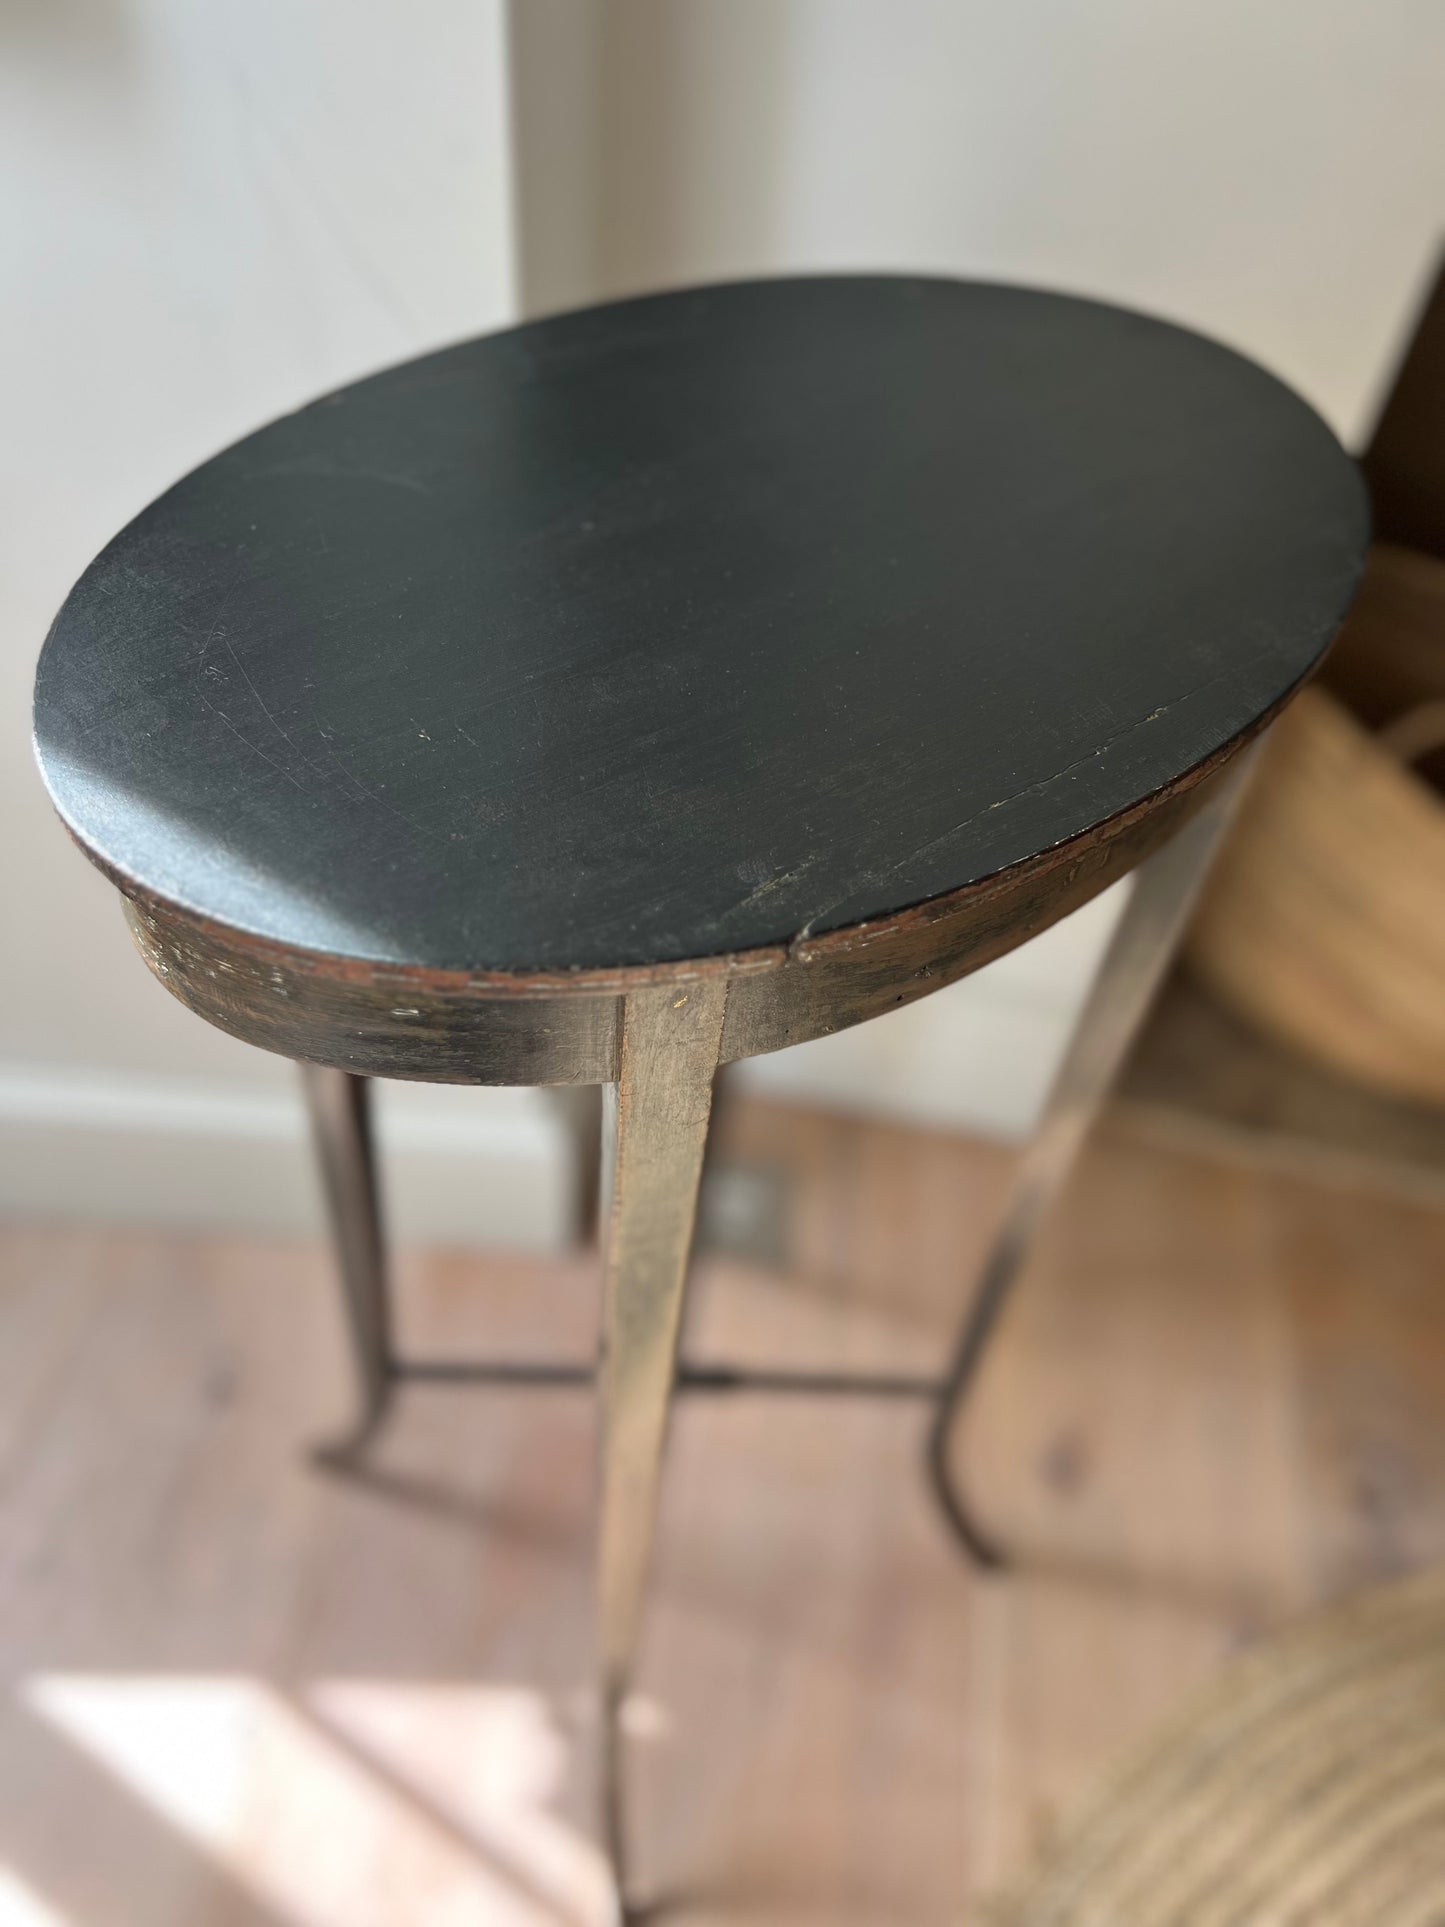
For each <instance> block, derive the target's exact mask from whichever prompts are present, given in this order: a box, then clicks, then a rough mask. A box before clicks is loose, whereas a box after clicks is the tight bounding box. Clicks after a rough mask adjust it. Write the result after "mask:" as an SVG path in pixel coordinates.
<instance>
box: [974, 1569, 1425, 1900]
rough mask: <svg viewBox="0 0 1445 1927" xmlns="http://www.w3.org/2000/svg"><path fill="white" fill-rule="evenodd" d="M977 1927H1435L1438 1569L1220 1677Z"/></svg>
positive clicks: (1303, 1630)
mask: <svg viewBox="0 0 1445 1927" xmlns="http://www.w3.org/2000/svg"><path fill="white" fill-rule="evenodd" d="M985 1923H986V1924H987V1927H1407V1924H1408V1927H1441V1924H1442V1923H1445V1572H1431V1573H1428V1574H1426V1575H1424V1576H1423V1577H1421V1578H1418V1579H1413V1580H1410V1581H1408V1582H1406V1583H1404V1584H1401V1585H1396V1586H1391V1587H1389V1588H1387V1589H1384V1590H1382V1591H1379V1592H1371V1593H1366V1594H1363V1595H1362V1596H1361V1597H1360V1598H1358V1599H1356V1600H1353V1601H1351V1602H1350V1603H1349V1604H1348V1605H1346V1606H1344V1607H1340V1608H1335V1609H1333V1610H1331V1611H1329V1612H1327V1613H1324V1614H1321V1615H1320V1616H1318V1617H1316V1618H1314V1619H1311V1620H1308V1621H1306V1622H1304V1623H1303V1624H1302V1625H1300V1626H1298V1627H1297V1628H1295V1629H1294V1630H1293V1631H1291V1632H1288V1633H1286V1634H1284V1635H1282V1636H1281V1637H1279V1638H1277V1639H1274V1640H1271V1641H1268V1642H1266V1643H1265V1644H1264V1645H1262V1646H1261V1647H1260V1648H1259V1649H1258V1650H1257V1651H1255V1652H1253V1653H1251V1654H1250V1655H1249V1656H1247V1657H1246V1658H1244V1659H1243V1660H1241V1661H1239V1662H1237V1663H1236V1664H1234V1665H1233V1666H1231V1667H1230V1668H1229V1670H1228V1671H1227V1672H1226V1673H1225V1674H1224V1675H1223V1676H1222V1678H1221V1679H1220V1680H1219V1681H1218V1682H1217V1683H1216V1684H1215V1685H1213V1686H1212V1687H1211V1688H1210V1689H1209V1690H1208V1691H1207V1692H1206V1693H1205V1694H1204V1695H1203V1697H1201V1698H1199V1699H1197V1700H1195V1701H1194V1703H1193V1704H1192V1705H1191V1706H1190V1707H1189V1708H1187V1709H1186V1710H1185V1712H1184V1713H1183V1714H1181V1715H1180V1716H1178V1717H1177V1718H1175V1719H1174V1720H1172V1721H1171V1722H1170V1724H1169V1725H1168V1727H1166V1728H1165V1729H1164V1730H1163V1731H1162V1732H1161V1733H1159V1734H1157V1735H1156V1737H1155V1739H1154V1740H1153V1742H1152V1744H1150V1745H1149V1746H1148V1747H1147V1748H1146V1749H1145V1751H1144V1752H1143V1753H1141V1754H1139V1755H1137V1756H1136V1757H1135V1758H1134V1759H1133V1760H1132V1761H1131V1762H1129V1763H1128V1764H1126V1765H1125V1767H1124V1768H1123V1769H1122V1770H1121V1771H1120V1772H1118V1773H1117V1774H1116V1775H1115V1776H1114V1777H1113V1779H1112V1780H1111V1781H1110V1782H1108V1783H1107V1784H1106V1785H1105V1786H1104V1787H1102V1788H1101V1789H1100V1790H1099V1791H1098V1793H1097V1794H1096V1795H1095V1797H1094V1798H1093V1799H1092V1801H1091V1802H1090V1803H1089V1804H1088V1805H1087V1806H1086V1808H1085V1810H1084V1811H1083V1812H1082V1813H1081V1814H1080V1815H1079V1816H1078V1818H1077V1819H1076V1820H1075V1821H1073V1823H1072V1824H1070V1825H1069V1826H1068V1827H1067V1828H1066V1830H1065V1831H1064V1832H1063V1833H1062V1834H1061V1836H1060V1837H1059V1839H1058V1840H1057V1841H1056V1842H1055V1843H1054V1845H1053V1846H1052V1847H1051V1848H1050V1849H1049V1850H1048V1851H1047V1852H1046V1854H1045V1855H1044V1856H1043V1857H1042V1859H1041V1860H1040V1861H1039V1862H1038V1863H1037V1864H1036V1865H1035V1866H1034V1867H1033V1868H1032V1869H1031V1871H1030V1872H1029V1873H1028V1874H1027V1875H1026V1877H1025V1878H1024V1879H1023V1880H1022V1881H1021V1882H1020V1883H1019V1885H1018V1886H1017V1887H1016V1888H1015V1889H1014V1890H1013V1891H1012V1893H1010V1894H1008V1895H1005V1896H1003V1897H1002V1898H1000V1899H998V1900H995V1901H993V1902H992V1903H990V1904H989V1905H987V1906H985V1907H984V1908H983V1909H982V1911H981V1914H980V1915H979V1917H978V1927H985Z"/></svg>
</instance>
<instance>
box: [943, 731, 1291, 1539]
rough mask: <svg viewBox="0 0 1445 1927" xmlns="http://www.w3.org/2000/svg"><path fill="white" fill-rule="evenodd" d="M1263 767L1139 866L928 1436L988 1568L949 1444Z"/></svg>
mask: <svg viewBox="0 0 1445 1927" xmlns="http://www.w3.org/2000/svg"><path fill="white" fill-rule="evenodd" d="M1252 761H1253V756H1252V754H1251V755H1250V756H1248V757H1246V758H1242V759H1241V765H1240V767H1239V768H1238V770H1237V771H1236V773H1235V774H1234V775H1233V776H1231V777H1230V778H1229V779H1227V781H1226V783H1225V784H1224V785H1223V786H1222V787H1221V788H1220V790H1219V791H1218V792H1217V793H1216V794H1215V795H1214V796H1213V797H1212V798H1211V799H1210V801H1209V802H1208V803H1206V804H1205V806H1204V807H1203V809H1201V810H1200V811H1199V813H1198V815H1196V816H1195V817H1193V818H1192V819H1191V820H1190V821H1189V822H1188V823H1187V824H1186V825H1185V826H1184V828H1183V829H1182V830H1180V831H1179V833H1178V834H1177V835H1176V836H1174V837H1172V838H1171V839H1170V841H1169V842H1168V843H1167V844H1165V845H1164V847H1163V848H1162V849H1160V850H1157V851H1155V853H1154V854H1153V855H1152V856H1151V857H1149V858H1148V859H1147V860H1146V861H1145V862H1144V863H1142V864H1141V865H1140V866H1139V869H1138V871H1137V872H1136V876H1135V883H1134V888H1133V891H1132V893H1131V895H1130V897H1129V901H1128V903H1127V904H1126V905H1125V907H1124V911H1123V914H1122V915H1121V917H1120V918H1119V922H1118V924H1117V925H1116V927H1115V930H1114V935H1113V939H1112V941H1111V942H1110V945H1109V948H1108V950H1107V951H1106V952H1105V955H1104V960H1103V962H1102V964H1101V965H1100V966H1099V971H1098V975H1097V976H1096V977H1095V979H1094V983H1093V987H1092V988H1091V990H1090V992H1089V995H1088V998H1087V999H1086V1001H1085V1003H1084V1008H1083V1010H1082V1012H1081V1013H1080V1016H1079V1020H1078V1022H1077V1024H1076V1025H1075V1027H1074V1034H1073V1037H1072V1039H1071V1040H1070V1043H1069V1047H1068V1050H1067V1051H1066V1053H1065V1055H1064V1061H1063V1063H1062V1064H1061V1065H1060V1067H1059V1070H1058V1073H1057V1075H1056V1077H1055V1079H1054V1085H1053V1089H1052V1090H1051V1092H1050V1094H1049V1097H1048V1101H1047V1103H1046V1104H1045V1106H1044V1115H1043V1121H1042V1123H1041V1124H1040V1126H1039V1128H1038V1131H1037V1132H1036V1133H1035V1135H1034V1137H1033V1139H1032V1141H1031V1142H1030V1144H1029V1146H1028V1148H1027V1150H1026V1151H1025V1152H1024V1154H1023V1157H1022V1159H1021V1161H1020V1164H1019V1168H1018V1171H1017V1173H1016V1175H1015V1178H1014V1182H1013V1187H1012V1190H1011V1191H1010V1194H1009V1199H1008V1203H1007V1205H1006V1207H1005V1209H1004V1214H1003V1220H1002V1223H1001V1225H1000V1228H999V1231H998V1233H997V1235H996V1237H995V1240H994V1243H993V1246H992V1248H991V1249H990V1251H989V1253H988V1256H987V1258H986V1259H985V1261H984V1265H983V1269H982V1271H981V1273H980V1276H979V1281H978V1284H977V1286H976V1287H975V1290H974V1295H973V1300H972V1303H971V1305H970V1307H969V1311H968V1315H967V1317H966V1318H965V1320H964V1325H963V1330H962V1332H961V1333H960V1334H959V1338H958V1342H957V1345H956V1348H955V1350H954V1354H953V1359H952V1363H951V1365H950V1367H949V1371H948V1375H947V1377H946V1379H945V1381H944V1386H943V1390H942V1393H941V1395H940V1398H939V1401H938V1404H937V1406H936V1408H935V1412H934V1418H933V1423H932V1427H931V1429H930V1431H929V1436H928V1448H927V1453H928V1472H929V1477H930V1480H931V1482H932V1485H933V1489H934V1492H935V1494H936V1496H937V1499H938V1502H939V1505H940V1506H941V1507H942V1509H943V1513H944V1516H945V1518H946V1519H947V1520H948V1523H949V1524H950V1526H951V1527H952V1528H953V1531H954V1532H955V1533H956V1534H957V1536H958V1538H959V1540H960V1541H961V1542H962V1544H963V1546H964V1549H965V1550H966V1551H967V1553H968V1554H969V1556H970V1557H971V1558H972V1559H974V1560H975V1561H976V1562H977V1563H978V1564H979V1565H981V1566H993V1567H996V1566H1002V1565H1003V1564H1004V1563H1005V1560H1004V1556H1003V1554H1002V1552H1001V1550H1000V1548H999V1547H998V1545H997V1544H996V1542H995V1541H994V1540H993V1538H992V1537H991V1536H990V1535H989V1534H988V1533H987V1532H986V1531H984V1529H983V1528H982V1527H981V1526H980V1525H979V1524H978V1523H977V1521H976V1519H975V1517H974V1514H973V1511H972V1508H971V1506H970V1504H969V1501H968V1500H967V1498H966V1497H965V1496H964V1494H963V1492H962V1490H961V1489H960V1487H959V1484H958V1482H957V1480H956V1477H955V1474H954V1469H953V1463H952V1454H951V1452H950V1445H951V1442H952V1440H953V1438H954V1436H955V1431H956V1427H957V1424H958V1421H959V1418H960V1416H961V1414H962V1411H963V1407H964V1403H965V1401H966V1399H967V1397H968V1394H969V1392H970V1390H971V1389H972V1387H973V1384H974V1382H975V1380H976V1379H977V1377H978V1374H979V1371H980V1368H981V1367H982V1364H983V1360H984V1355H985V1352H986V1351H987V1348H988V1343H989V1339H990V1337H991V1336H992V1334H993V1331H994V1327H995V1326H996V1324H997V1323H998V1319H999V1315H1000V1313H1001V1312H1002V1311H1003V1308H1004V1304H1005V1302H1006V1301H1007V1298H1008V1295H1009V1292H1010V1290H1011V1289H1012V1287H1013V1284H1014V1281H1015V1279H1016V1278H1017V1277H1018V1274H1019V1272H1020V1271H1021V1269H1022V1268H1023V1265H1024V1262H1025V1260H1026V1259H1027V1257H1028V1255H1029V1252H1030V1251H1031V1249H1032V1248H1033V1242H1034V1239H1035V1237H1036V1235H1037V1233H1038V1230H1039V1227H1040V1226H1041V1224H1042V1223H1043V1221H1044V1219H1045V1218H1046V1217H1047V1216H1048V1213H1049V1211H1050V1210H1051V1209H1052V1207H1053V1204H1054V1202H1055V1200H1056V1199H1057V1197H1058V1195H1059V1193H1060V1191H1061V1190H1062V1189H1063V1186H1064V1184H1065V1182H1066V1180H1067V1178H1068V1176H1069V1173H1070V1171H1071V1170H1072V1169H1073V1166H1074V1162H1075V1160H1076V1159H1077V1157H1078V1155H1079V1151H1080V1149H1081V1148H1082V1146H1083V1142H1084V1139H1085V1137H1086V1136H1087V1134H1088V1130H1089V1127H1090V1125H1091V1124H1092V1123H1093V1121H1094V1118H1095V1116H1096V1115H1097V1113H1098V1110H1099V1107H1100V1105H1101V1104H1102V1102H1103V1100H1104V1098H1105V1097H1106V1096H1107V1094H1108V1092H1109V1089H1110V1087H1111V1086H1112V1084H1113V1082H1114V1079H1115V1077H1116V1076H1117V1074H1118V1071H1119V1068H1120V1066H1121V1065H1122V1063H1123V1060H1124V1057H1125V1055H1126V1054H1127V1052H1128V1049H1129V1046H1130V1045H1131V1044H1132V1043H1133V1041H1134V1038H1135V1037H1136V1036H1137V1034H1138V1032H1139V1028H1140V1026H1141V1024H1142V1023H1143V1020H1144V1017H1145V1015H1146V1013H1147V1011H1148V1009H1149V1006H1150V1004H1151V1003H1152V1001H1153V998H1154V995H1155V992H1156V991H1157V990H1158V988H1159V985H1160V983H1161V982H1162V980H1163V977H1164V973H1165V970H1166V969H1167V968H1168V965H1169V962H1170V960H1171V958H1172V957H1173V955H1174V951H1175V948H1176V946H1177V945H1178V942H1179V939H1180V937H1181V936H1182V935H1183V933H1184V926H1185V924H1186V922H1187V921H1188V917H1189V912H1190V910H1191V908H1192V907H1193V904H1194V900H1195V898H1196V896H1197V895H1198V893H1199V889H1200V887H1201V885H1202V884H1203V882H1204V879H1205V876H1206V875H1207V874H1208V871H1209V866H1210V863H1211V862H1212V860H1213V858H1214V853H1215V851H1216V850H1217V848H1218V847H1219V843H1220V840H1221V838H1222V837H1223V834H1224V831H1225V830H1226V829H1227V827H1228V825H1229V822H1230V819H1231V818H1232V816H1233V814H1234V810H1235V807H1236V805H1237V804H1238V801H1239V798H1240V795H1241V793H1242V791H1243V788H1244V784H1245V782H1246V781H1247V779H1248V769H1249V764H1250V763H1252Z"/></svg>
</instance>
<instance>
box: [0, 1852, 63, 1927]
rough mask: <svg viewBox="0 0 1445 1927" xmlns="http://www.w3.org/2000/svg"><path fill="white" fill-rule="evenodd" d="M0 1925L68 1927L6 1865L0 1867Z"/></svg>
mask: <svg viewBox="0 0 1445 1927" xmlns="http://www.w3.org/2000/svg"><path fill="white" fill-rule="evenodd" d="M0 1927H68V1923H67V1922H66V1921H65V1919H64V1918H63V1917H62V1916H61V1915H60V1914H58V1913H56V1911H55V1909H54V1908H53V1907H47V1906H46V1904H45V1902H44V1901H43V1900H42V1899H41V1898H40V1897H39V1895H38V1894H36V1893H34V1892H32V1890H31V1889H30V1888H29V1887H27V1886H26V1885H25V1884H24V1883H23V1881H21V1880H19V1879H17V1877H16V1876H15V1875H14V1874H13V1873H11V1871H10V1869H9V1868H8V1867H0Z"/></svg>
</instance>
